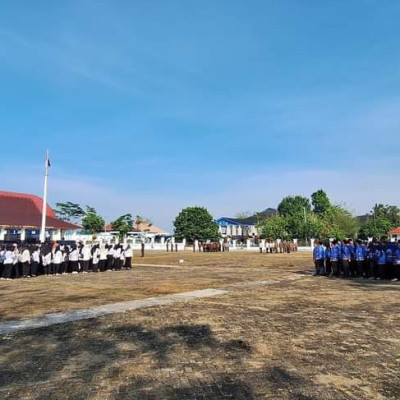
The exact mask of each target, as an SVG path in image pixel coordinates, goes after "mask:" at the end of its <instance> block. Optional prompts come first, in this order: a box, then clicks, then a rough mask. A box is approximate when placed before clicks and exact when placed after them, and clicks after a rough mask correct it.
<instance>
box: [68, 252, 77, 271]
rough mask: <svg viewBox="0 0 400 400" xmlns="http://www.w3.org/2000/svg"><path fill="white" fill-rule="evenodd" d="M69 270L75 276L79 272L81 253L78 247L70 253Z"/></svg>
mask: <svg viewBox="0 0 400 400" xmlns="http://www.w3.org/2000/svg"><path fill="white" fill-rule="evenodd" d="M69 268H70V271H71V272H72V273H73V274H77V273H78V270H79V251H78V249H77V248H76V246H73V247H72V250H71V252H70V253H69Z"/></svg>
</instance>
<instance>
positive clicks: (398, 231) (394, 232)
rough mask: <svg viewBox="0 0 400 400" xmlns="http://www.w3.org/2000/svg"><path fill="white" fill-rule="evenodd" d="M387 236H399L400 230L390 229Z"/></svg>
mask: <svg viewBox="0 0 400 400" xmlns="http://www.w3.org/2000/svg"><path fill="white" fill-rule="evenodd" d="M388 235H400V228H396V229H392V230H391V231H389V232H388Z"/></svg>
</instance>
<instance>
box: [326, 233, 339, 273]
mask: <svg viewBox="0 0 400 400" xmlns="http://www.w3.org/2000/svg"><path fill="white" fill-rule="evenodd" d="M339 255H340V247H339V244H338V241H337V240H334V241H333V242H332V248H331V250H330V263H331V273H330V275H329V277H330V278H332V277H338V276H339V275H340V274H339Z"/></svg>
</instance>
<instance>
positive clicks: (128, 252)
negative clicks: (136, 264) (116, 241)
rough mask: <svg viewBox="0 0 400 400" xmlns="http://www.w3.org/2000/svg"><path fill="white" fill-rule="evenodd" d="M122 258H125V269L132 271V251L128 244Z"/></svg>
mask: <svg viewBox="0 0 400 400" xmlns="http://www.w3.org/2000/svg"><path fill="white" fill-rule="evenodd" d="M124 256H125V268H126V269H132V257H133V251H132V248H131V246H130V245H129V244H128V246H127V247H126V249H125V251H124Z"/></svg>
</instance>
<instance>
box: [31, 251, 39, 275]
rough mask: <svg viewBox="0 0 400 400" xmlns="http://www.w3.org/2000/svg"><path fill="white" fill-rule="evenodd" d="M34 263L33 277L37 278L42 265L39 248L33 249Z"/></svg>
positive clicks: (32, 267)
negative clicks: (40, 264)
mask: <svg viewBox="0 0 400 400" xmlns="http://www.w3.org/2000/svg"><path fill="white" fill-rule="evenodd" d="M31 253H32V263H31V276H32V277H35V276H36V275H37V273H38V267H39V263H40V249H39V247H38V246H36V247H32V248H31Z"/></svg>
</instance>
